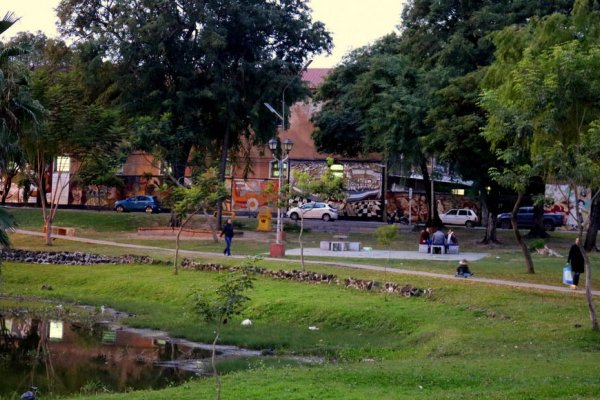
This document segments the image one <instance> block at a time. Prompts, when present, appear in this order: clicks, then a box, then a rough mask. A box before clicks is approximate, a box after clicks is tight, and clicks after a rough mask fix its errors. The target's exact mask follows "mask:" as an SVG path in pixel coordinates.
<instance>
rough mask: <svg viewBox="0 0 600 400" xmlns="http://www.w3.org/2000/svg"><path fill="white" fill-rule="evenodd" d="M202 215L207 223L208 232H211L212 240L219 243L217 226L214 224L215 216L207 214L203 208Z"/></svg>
mask: <svg viewBox="0 0 600 400" xmlns="http://www.w3.org/2000/svg"><path fill="white" fill-rule="evenodd" d="M204 216H205V217H206V224H207V225H208V229H210V233H211V234H212V237H213V242H215V243H219V236H217V226H216V224H215V217H213V216H212V215H208V211H206V209H204ZM219 226H222V225H219Z"/></svg>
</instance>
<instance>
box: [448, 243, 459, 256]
mask: <svg viewBox="0 0 600 400" xmlns="http://www.w3.org/2000/svg"><path fill="white" fill-rule="evenodd" d="M448 254H460V246H458V245H452V244H451V245H450V246H448Z"/></svg>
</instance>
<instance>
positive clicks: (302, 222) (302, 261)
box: [278, 212, 304, 271]
mask: <svg viewBox="0 0 600 400" xmlns="http://www.w3.org/2000/svg"><path fill="white" fill-rule="evenodd" d="M278 233H279V232H278ZM302 233H304V213H302V212H301V213H300V234H299V235H298V243H299V244H300V265H302V271H304V245H303V243H302Z"/></svg>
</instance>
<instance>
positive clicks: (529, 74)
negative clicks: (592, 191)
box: [484, 1, 600, 330]
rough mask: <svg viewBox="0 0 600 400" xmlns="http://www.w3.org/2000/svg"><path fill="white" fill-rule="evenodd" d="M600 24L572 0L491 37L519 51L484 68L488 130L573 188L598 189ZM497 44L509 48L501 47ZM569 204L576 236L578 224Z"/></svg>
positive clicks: (597, 15)
mask: <svg viewBox="0 0 600 400" xmlns="http://www.w3.org/2000/svg"><path fill="white" fill-rule="evenodd" d="M599 30H600V9H599V8H598V5H595V4H594V3H591V2H587V1H577V2H576V4H575V7H574V10H573V14H572V15H571V16H564V15H558V14H555V15H552V16H549V17H547V18H543V19H541V20H539V21H531V22H530V23H529V24H528V25H527V26H526V27H525V28H523V29H520V30H519V29H517V30H515V29H512V30H505V31H503V32H502V33H501V34H499V35H498V37H497V40H500V39H502V40H504V41H508V40H511V38H514V37H517V38H521V39H522V38H525V39H526V40H525V41H524V43H525V44H526V45H525V46H524V50H523V51H521V52H517V53H513V54H514V55H513V56H512V58H511V59H510V61H511V62H506V60H507V58H504V59H503V60H499V61H501V62H499V63H498V65H495V66H493V68H491V71H495V72H496V76H495V77H496V79H497V80H498V82H500V83H499V84H498V85H497V86H496V87H495V88H494V89H490V90H488V92H487V93H486V97H484V104H486V101H485V98H487V99H490V98H491V99H496V100H497V101H496V102H495V105H496V106H498V107H495V106H492V107H490V105H491V104H490V103H487V110H488V113H489V114H490V119H489V121H490V122H489V123H488V127H490V126H491V129H490V131H492V132H504V135H505V137H506V138H508V137H509V136H510V135H513V137H514V138H519V137H520V138H521V140H522V141H523V146H522V148H521V151H522V152H526V153H529V157H530V160H531V161H532V162H533V163H534V165H537V166H539V167H540V168H543V169H544V171H546V174H547V176H548V177H550V178H551V179H555V180H557V181H559V182H567V183H568V184H569V186H570V187H571V189H572V190H573V191H574V192H575V193H578V190H577V189H578V186H588V187H593V188H598V187H600V178H598V177H597V176H598V175H597V173H598V171H599V169H600V164H599V161H598V160H600V152H599V149H598V144H597V141H598V139H599V138H600V136H598V126H600V94H599V93H600V79H599V78H598V77H597V74H595V72H593V71H595V70H596V69H597V68H600V46H598V45H597V43H596V38H597V36H598V33H599ZM499 50H504V51H507V50H508V51H512V50H510V49H508V48H507V47H506V46H499ZM507 121H508V123H507ZM494 122H495V123H494ZM501 124H504V126H505V127H504V128H502V127H501V126H500V125H501ZM507 126H508V127H509V128H508V129H507V128H506V127H507ZM515 128H520V129H515ZM511 131H512V132H511ZM595 197H596V195H595V196H594V198H595ZM576 203H577V204H576V211H577V219H578V224H579V230H580V232H579V233H580V235H581V233H582V232H583V225H581V221H580V218H579V217H580V213H579V204H578V201H576ZM583 254H584V255H585V257H584V258H585V264H586V265H585V267H586V299H587V302H588V308H589V311H590V319H591V320H592V329H594V330H598V329H599V328H598V321H597V317H596V312H595V307H594V304H593V302H592V296H591V269H592V268H591V265H589V259H588V257H587V254H586V253H585V252H583ZM588 276H589V278H590V281H589V282H588V280H587V278H588Z"/></svg>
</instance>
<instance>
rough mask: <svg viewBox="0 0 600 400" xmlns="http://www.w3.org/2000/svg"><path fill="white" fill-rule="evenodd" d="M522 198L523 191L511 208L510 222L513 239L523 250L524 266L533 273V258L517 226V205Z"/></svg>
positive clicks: (529, 272) (528, 271)
mask: <svg viewBox="0 0 600 400" xmlns="http://www.w3.org/2000/svg"><path fill="white" fill-rule="evenodd" d="M522 198H523V193H519V194H518V195H517V201H515V205H514V207H513V209H512V214H511V216H510V221H511V223H512V228H513V232H514V234H515V239H516V240H517V243H519V246H521V251H522V252H523V257H525V266H526V267H527V273H528V274H535V269H534V268H533V260H532V259H531V253H530V252H529V248H528V247H527V243H525V240H523V237H522V236H521V232H519V227H518V226H517V212H518V211H519V206H520V205H521V200H522Z"/></svg>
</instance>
